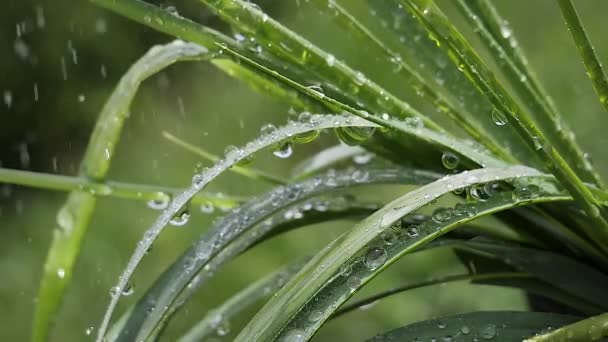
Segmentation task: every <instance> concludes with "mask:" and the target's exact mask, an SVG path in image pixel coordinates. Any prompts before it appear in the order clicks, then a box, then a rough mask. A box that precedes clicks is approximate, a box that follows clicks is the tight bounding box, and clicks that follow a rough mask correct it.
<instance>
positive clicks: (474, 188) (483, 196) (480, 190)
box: [469, 184, 491, 202]
mask: <svg viewBox="0 0 608 342" xmlns="http://www.w3.org/2000/svg"><path fill="white" fill-rule="evenodd" d="M486 190H487V189H486V188H485V186H484V185H483V184H475V185H471V186H470V187H469V195H471V197H472V198H473V199H474V200H476V201H480V202H485V201H487V200H488V199H490V196H491V193H489V192H487V191H486Z"/></svg>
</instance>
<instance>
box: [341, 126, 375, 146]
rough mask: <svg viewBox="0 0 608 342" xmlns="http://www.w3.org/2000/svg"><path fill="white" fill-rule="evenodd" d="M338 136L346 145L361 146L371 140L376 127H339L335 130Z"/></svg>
mask: <svg viewBox="0 0 608 342" xmlns="http://www.w3.org/2000/svg"><path fill="white" fill-rule="evenodd" d="M334 131H335V132H336V136H337V137H338V139H340V141H342V142H343V143H345V144H346V145H351V146H354V145H360V144H362V143H363V142H365V141H366V140H367V139H369V138H371V136H372V135H374V132H375V131H376V127H338V128H336V129H334Z"/></svg>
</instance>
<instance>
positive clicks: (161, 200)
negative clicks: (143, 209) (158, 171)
mask: <svg viewBox="0 0 608 342" xmlns="http://www.w3.org/2000/svg"><path fill="white" fill-rule="evenodd" d="M157 197H158V198H157V199H153V200H149V201H148V202H147V205H148V208H150V209H154V210H164V209H167V207H168V206H169V202H170V201H171V196H169V195H167V194H166V193H164V192H159V193H157Z"/></svg>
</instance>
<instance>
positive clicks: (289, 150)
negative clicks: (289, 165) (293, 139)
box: [272, 141, 293, 159]
mask: <svg viewBox="0 0 608 342" xmlns="http://www.w3.org/2000/svg"><path fill="white" fill-rule="evenodd" d="M272 154H274V155H275V156H277V157H279V158H281V159H285V158H289V157H291V155H292V154H293V147H292V146H291V143H290V142H288V141H287V142H283V143H281V144H279V145H277V146H276V147H275V149H274V151H272Z"/></svg>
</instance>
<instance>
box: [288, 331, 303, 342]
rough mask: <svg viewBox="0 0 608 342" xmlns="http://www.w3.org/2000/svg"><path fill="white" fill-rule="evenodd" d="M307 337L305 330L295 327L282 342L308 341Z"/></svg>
mask: <svg viewBox="0 0 608 342" xmlns="http://www.w3.org/2000/svg"><path fill="white" fill-rule="evenodd" d="M306 341H307V338H306V335H305V334H304V331H302V330H300V329H294V330H291V331H290V332H288V333H287V334H286V335H285V337H283V339H282V342H306Z"/></svg>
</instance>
